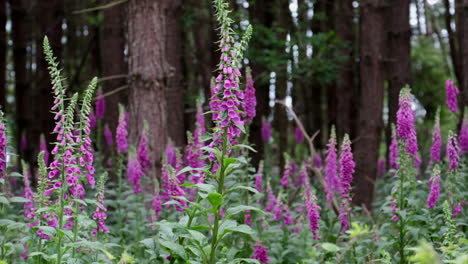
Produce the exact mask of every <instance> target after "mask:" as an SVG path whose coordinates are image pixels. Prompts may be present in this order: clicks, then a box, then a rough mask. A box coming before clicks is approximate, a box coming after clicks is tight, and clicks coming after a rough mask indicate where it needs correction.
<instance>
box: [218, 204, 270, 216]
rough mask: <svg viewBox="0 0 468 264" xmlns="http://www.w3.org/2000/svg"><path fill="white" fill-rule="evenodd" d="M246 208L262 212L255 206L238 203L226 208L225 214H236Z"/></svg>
mask: <svg viewBox="0 0 468 264" xmlns="http://www.w3.org/2000/svg"><path fill="white" fill-rule="evenodd" d="M247 210H252V211H257V212H261V213H264V212H263V211H262V210H261V209H259V208H257V207H253V206H249V205H238V206H235V207H231V208H229V209H227V211H226V213H227V215H236V214H238V213H240V212H243V211H247Z"/></svg>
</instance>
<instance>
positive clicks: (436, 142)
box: [431, 110, 468, 163]
mask: <svg viewBox="0 0 468 264" xmlns="http://www.w3.org/2000/svg"><path fill="white" fill-rule="evenodd" d="M467 132H468V131H467ZM467 136H468V135H467ZM441 148H442V136H441V135H440V119H439V110H438V111H437V115H436V120H435V124H434V131H433V132H432V146H431V163H439V162H440V150H441Z"/></svg>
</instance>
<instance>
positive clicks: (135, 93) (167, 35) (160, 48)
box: [128, 0, 183, 175]
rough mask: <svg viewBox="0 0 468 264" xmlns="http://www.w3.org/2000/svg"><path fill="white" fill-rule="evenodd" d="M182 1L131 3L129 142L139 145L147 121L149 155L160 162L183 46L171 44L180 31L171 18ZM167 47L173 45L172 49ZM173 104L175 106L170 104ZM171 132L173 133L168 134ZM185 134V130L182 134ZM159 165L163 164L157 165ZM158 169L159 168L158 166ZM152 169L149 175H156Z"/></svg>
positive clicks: (129, 22)
mask: <svg viewBox="0 0 468 264" xmlns="http://www.w3.org/2000/svg"><path fill="white" fill-rule="evenodd" d="M179 7H180V1H162V0H160V1H152V0H131V1H130V2H129V7H128V39H129V75H130V76H129V81H130V89H129V111H130V118H129V123H130V142H131V143H133V144H136V143H137V142H138V138H139V135H140V131H141V129H142V128H143V122H144V121H145V120H146V121H147V122H148V125H149V131H150V135H151V136H150V137H149V138H148V145H149V153H150V155H151V157H152V158H153V159H154V160H155V161H156V162H159V160H160V159H161V154H162V152H163V151H164V148H165V146H166V143H167V138H168V136H169V135H170V134H173V133H178V132H176V131H170V130H169V129H170V128H169V123H171V122H177V120H168V114H167V113H168V111H173V110H174V108H173V106H171V107H169V106H168V102H167V99H168V98H172V97H171V96H172V91H171V96H167V93H168V91H169V89H170V88H173V87H175V86H174V85H176V82H175V79H174V78H178V77H175V76H174V74H175V73H177V67H178V66H177V65H173V64H171V63H176V61H177V60H178V58H179V57H178V56H179V54H178V53H177V52H178V51H179V50H178V48H176V46H177V45H178V44H180V43H171V42H169V41H170V40H171V41H172V40H174V39H175V38H176V36H172V35H173V34H178V33H179V32H175V31H174V32H170V31H172V30H175V29H176V28H171V27H170V26H174V24H173V23H174V21H173V19H172V18H170V17H171V16H173V17H174V16H176V15H177V14H178V13H177V10H178V8H179ZM168 46H173V47H171V48H169V47H168ZM171 103H174V102H173V101H171ZM171 128H172V126H171ZM169 131H170V132H169ZM182 132H183V131H182ZM157 165H160V164H157ZM158 167H159V166H158ZM155 172H156V171H155V168H152V170H151V172H150V175H154V174H155Z"/></svg>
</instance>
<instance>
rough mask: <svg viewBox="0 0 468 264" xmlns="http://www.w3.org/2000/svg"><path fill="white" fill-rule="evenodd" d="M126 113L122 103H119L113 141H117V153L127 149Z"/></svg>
mask: <svg viewBox="0 0 468 264" xmlns="http://www.w3.org/2000/svg"><path fill="white" fill-rule="evenodd" d="M126 116H127V114H126V111H125V109H124V107H123V106H122V105H119V123H118V125H117V131H116V132H115V142H116V143H117V153H124V152H126V151H127V149H128V142H127V136H128V131H127V118H126Z"/></svg>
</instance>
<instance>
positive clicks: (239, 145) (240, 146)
mask: <svg viewBox="0 0 468 264" xmlns="http://www.w3.org/2000/svg"><path fill="white" fill-rule="evenodd" d="M232 148H233V149H236V148H246V149H248V150H250V151H252V152H257V151H256V150H255V149H254V148H252V147H251V146H249V145H244V144H237V145H235V146H233V147H232Z"/></svg>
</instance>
